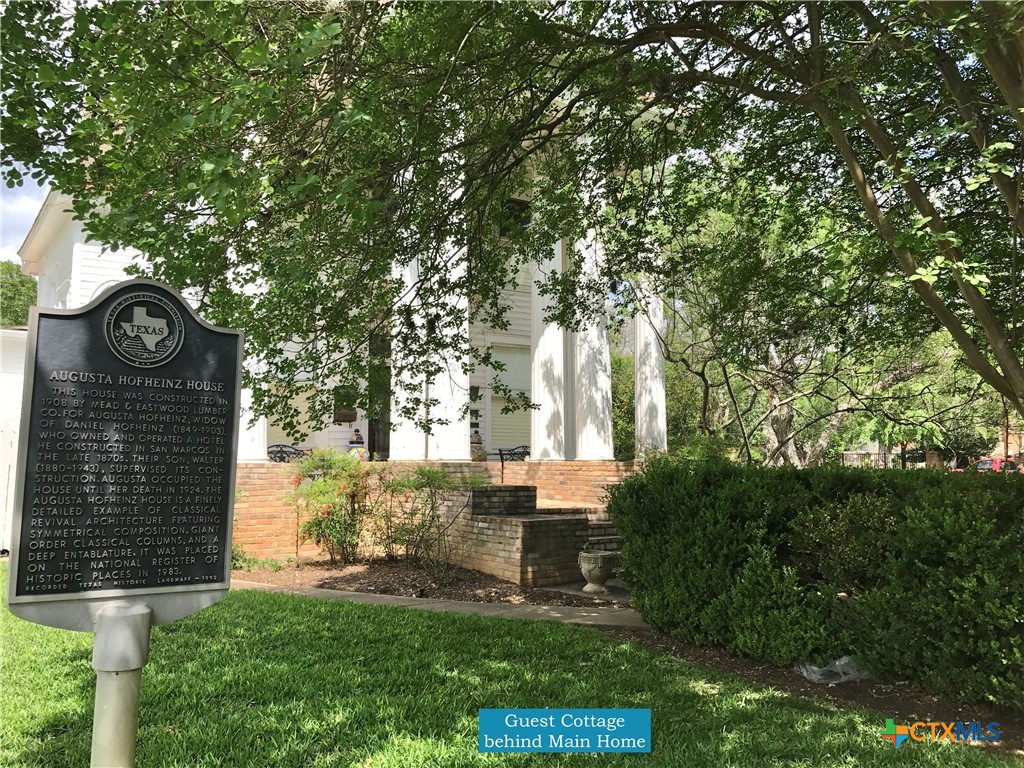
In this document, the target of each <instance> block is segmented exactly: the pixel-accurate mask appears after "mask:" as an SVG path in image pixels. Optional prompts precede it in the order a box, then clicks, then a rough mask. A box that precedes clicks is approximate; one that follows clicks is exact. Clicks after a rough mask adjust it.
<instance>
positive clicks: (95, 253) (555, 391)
mask: <svg viewBox="0 0 1024 768" xmlns="http://www.w3.org/2000/svg"><path fill="white" fill-rule="evenodd" d="M572 248H576V249H588V248H589V249H593V248H596V246H595V245H594V244H593V243H569V242H565V241H560V242H558V243H555V244H554V246H553V248H552V251H551V255H550V257H549V259H548V261H547V263H545V264H542V265H538V267H537V269H538V270H541V271H545V272H546V271H547V270H561V269H562V268H563V266H564V259H565V255H566V254H567V253H568V252H569V249H572ZM18 254H19V256H20V257H21V259H22V262H23V271H24V272H25V273H26V274H30V275H34V276H36V277H37V278H38V281H39V294H38V304H39V306H42V307H61V308H74V307H80V306H83V305H85V304H87V303H89V302H90V301H92V300H93V299H94V298H96V297H97V296H98V295H99V294H100V293H101V292H102V291H103V290H104V289H106V288H108V287H110V286H111V285H114V284H116V283H118V282H121V281H122V280H124V279H126V275H125V268H126V267H127V266H128V265H130V264H132V263H133V262H134V261H137V260H141V259H143V258H144V256H143V255H142V254H140V253H139V252H137V251H131V250H125V251H111V250H108V249H106V248H104V247H103V246H100V245H98V244H91V243H87V242H86V238H85V233H84V230H83V228H82V225H81V223H80V222H79V221H77V220H75V218H74V217H73V215H72V211H71V198H69V197H68V196H66V195H63V194H61V193H58V192H50V194H49V195H48V196H47V198H46V200H45V201H44V203H43V206H42V208H41V209H40V211H39V213H38V214H37V216H36V219H35V221H34V222H33V224H32V228H31V230H30V231H29V233H28V235H27V236H26V238H25V242H24V243H23V244H22V246H21V248H20V250H19V252H18ZM410 269H415V265H413V266H412V267H411V268H410ZM408 277H410V278H413V277H414V276H412V275H409V276H408ZM506 299H507V302H508V306H509V307H510V311H509V319H510V325H509V327H508V328H507V329H505V330H500V331H498V330H494V329H490V328H485V327H480V326H475V325H474V326H469V324H468V322H467V326H466V333H467V334H469V337H470V339H471V341H472V342H473V343H475V344H479V345H485V344H490V345H492V347H493V350H494V356H495V357H496V358H497V359H499V360H501V361H502V362H503V363H505V365H506V367H507V370H506V371H505V372H504V373H503V374H502V377H503V383H504V384H506V385H507V386H509V387H510V388H511V389H512V390H514V391H518V392H523V393H525V394H527V395H528V396H529V397H530V399H531V400H532V401H533V402H534V403H536V404H537V405H538V407H537V408H536V409H533V410H530V411H518V412H513V413H509V414H503V413H502V407H503V406H504V402H503V400H502V399H501V397H499V396H498V395H496V394H490V393H489V390H488V386H487V385H488V378H487V375H486V374H485V373H474V374H470V375H468V376H467V375H465V374H462V373H460V372H458V371H455V372H453V373H450V374H446V375H445V376H443V377H441V379H440V380H436V381H433V382H430V383H429V385H426V386H429V388H430V393H429V394H430V395H431V397H433V398H436V399H437V400H438V401H439V404H438V406H437V407H436V408H435V409H434V411H433V412H432V413H431V414H430V416H431V418H432V419H437V420H442V421H446V422H447V423H446V424H442V425H440V426H436V427H434V429H433V431H432V433H431V434H429V435H427V434H424V432H423V431H421V430H419V429H417V428H416V427H415V425H414V424H412V423H401V422H399V423H395V424H392V425H391V428H390V434H389V435H388V438H389V440H388V442H389V443H390V445H389V456H390V458H393V459H408V460H416V459H429V460H440V461H466V460H469V459H470V445H471V441H470V436H471V434H472V433H473V431H477V430H478V431H479V432H480V435H481V436H482V440H483V444H484V446H485V447H486V449H487V450H488V451H489V452H492V453H493V452H495V451H497V450H498V449H501V448H512V447H515V446H519V445H528V446H529V447H530V460H531V461H559V460H574V459H575V460H607V459H611V458H612V439H611V433H612V429H611V375H610V357H609V339H608V331H607V328H606V327H603V326H595V327H593V328H588V329H586V330H584V331H581V332H578V333H573V332H568V331H565V330H564V329H562V328H561V327H559V326H557V325H555V324H553V323H545V322H544V321H543V315H544V312H543V311H542V309H543V307H542V306H541V301H542V298H541V297H540V296H539V295H538V292H537V288H536V285H535V274H533V273H531V272H529V271H526V270H524V271H523V272H522V273H521V274H520V278H519V282H518V284H517V285H516V286H515V287H512V288H509V289H507V290H506ZM659 307H660V304H659V302H657V301H654V302H652V303H651V308H650V311H649V312H648V313H647V314H646V315H644V316H638V319H637V326H636V340H637V354H636V360H637V365H636V379H637V387H636V403H637V405H636V415H637V420H636V423H637V445H638V446H645V447H653V448H656V449H662V450H664V448H665V445H666V430H665V405H664V361H663V358H662V356H661V345H660V343H659V340H658V333H657V332H656V330H655V326H656V325H658V324H659V323H660V313H659ZM652 323H653V325H652ZM2 333H3V335H2V337H0V343H2V353H3V354H2V363H3V367H2V369H0V374H2V378H0V401H2V402H0V405H2V408H3V409H2V410H0V419H2V425H3V444H2V446H0V448H2V450H3V454H2V455H0V461H2V468H0V482H2V483H4V484H5V485H3V487H2V488H0V490H3V489H5V488H6V487H7V486H6V484H7V483H8V482H11V485H12V487H13V482H12V478H11V477H10V475H11V467H12V466H13V462H14V448H13V446H16V445H17V426H18V424H19V423H20V418H19V417H18V414H19V413H20V407H21V406H20V401H21V394H22V380H23V377H22V373H21V372H22V370H23V367H24V358H25V342H24V339H25V331H24V330H23V329H22V330H17V329H4V330H3V331H2ZM456 368H457V367H456ZM471 392H472V394H473V395H475V396H476V397H475V398H474V405H473V409H472V410H471V411H470V413H469V414H468V415H465V416H464V415H462V411H463V408H464V406H465V404H466V403H467V401H468V400H469V398H470V393H471ZM396 394H397V395H398V396H399V397H400V396H401V393H396ZM248 401H249V398H248V397H247V393H246V392H245V391H243V393H242V406H243V418H242V425H241V430H240V435H239V449H238V457H237V458H238V461H239V462H251V461H266V460H267V446H268V445H274V444H277V443H291V442H292V441H291V440H290V439H289V437H288V436H287V435H286V434H285V432H284V431H283V430H282V429H281V428H280V427H279V426H278V425H276V424H275V423H273V421H270V422H269V423H268V421H267V420H266V419H263V418H261V419H258V420H257V421H256V422H255V423H254V424H251V425H250V424H249V419H250V414H248V413H245V412H244V411H245V407H246V405H247V402H248ZM351 415H352V414H348V415H347V416H345V418H348V417H350V416H351ZM354 415H355V417H356V418H355V419H354V421H350V422H349V421H345V422H341V423H332V424H325V425H323V428H322V429H320V430H319V431H317V432H315V433H314V434H313V435H312V436H311V437H310V438H309V440H307V441H306V442H305V443H303V444H300V445H299V447H303V448H308V447H331V446H333V447H339V448H341V447H346V446H347V445H348V441H349V437H350V435H351V434H352V432H353V431H354V430H355V429H359V430H360V432H361V434H363V435H371V434H373V433H374V432H376V433H377V434H379V432H380V429H381V425H377V424H371V423H370V422H369V421H368V420H367V419H366V418H365V417H364V415H363V414H362V413H358V412H357V413H355V414H354ZM3 501H4V510H3V511H4V513H5V514H4V517H3V519H5V520H6V519H9V514H10V511H11V508H10V507H11V503H10V501H9V499H8V496H7V495H6V492H5V493H4V495H3ZM6 535H7V531H6V527H4V528H2V529H0V537H5V536H6ZM4 540H6V539H4ZM0 546H5V545H3V544H2V542H0Z"/></svg>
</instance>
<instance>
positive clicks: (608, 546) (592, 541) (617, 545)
mask: <svg viewBox="0 0 1024 768" xmlns="http://www.w3.org/2000/svg"><path fill="white" fill-rule="evenodd" d="M587 549H597V550H601V551H602V552H618V551H619V550H621V549H622V537H621V536H591V537H590V538H589V539H587Z"/></svg>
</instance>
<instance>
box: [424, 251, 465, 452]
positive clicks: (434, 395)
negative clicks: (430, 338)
mask: <svg viewBox="0 0 1024 768" xmlns="http://www.w3.org/2000/svg"><path fill="white" fill-rule="evenodd" d="M449 264H450V265H451V270H450V271H451V278H452V280H453V281H456V280H461V279H462V278H463V277H464V276H465V270H466V260H465V254H464V253H462V252H460V251H459V250H458V249H456V247H455V246H454V245H452V246H450V252H449ZM441 301H444V302H446V303H448V304H449V305H448V306H446V307H445V310H444V311H445V314H448V315H449V316H451V317H453V318H457V321H458V322H457V324H453V327H452V329H451V330H450V331H448V330H447V329H446V331H445V332H446V333H450V334H452V335H451V336H450V339H451V342H452V345H453V347H454V346H457V345H460V344H463V343H465V342H466V341H467V340H468V339H469V299H468V297H466V296H451V297H442V298H441ZM449 302H450V303H449ZM441 362H442V365H443V366H444V367H443V370H442V371H441V373H440V374H438V375H437V376H435V377H434V380H433V381H431V382H430V384H429V386H428V387H427V394H428V396H429V399H430V400H436V401H437V402H436V403H434V404H432V405H431V406H430V411H429V413H430V434H429V435H428V436H427V458H429V459H433V460H435V461H469V460H470V455H469V409H468V408H467V405H468V404H469V373H468V372H467V371H463V369H462V360H459V359H454V356H453V355H452V354H451V353H448V354H447V357H446V358H445V359H443V360H442V361H441Z"/></svg>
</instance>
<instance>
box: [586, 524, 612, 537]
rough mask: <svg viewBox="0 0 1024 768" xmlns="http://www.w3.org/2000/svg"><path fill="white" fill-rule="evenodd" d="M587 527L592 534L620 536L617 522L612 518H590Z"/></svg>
mask: <svg viewBox="0 0 1024 768" xmlns="http://www.w3.org/2000/svg"><path fill="white" fill-rule="evenodd" d="M587 528H588V529H589V531H590V535H591V536H618V535H619V532H618V531H617V530H616V528H615V523H613V522H612V521H611V520H590V521H588V525H587Z"/></svg>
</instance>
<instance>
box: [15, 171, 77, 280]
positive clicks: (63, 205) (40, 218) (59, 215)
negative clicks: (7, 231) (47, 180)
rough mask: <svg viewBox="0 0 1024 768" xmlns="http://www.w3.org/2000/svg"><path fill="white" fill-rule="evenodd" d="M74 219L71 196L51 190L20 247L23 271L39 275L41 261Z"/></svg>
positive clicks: (27, 273) (19, 253)
mask: <svg viewBox="0 0 1024 768" xmlns="http://www.w3.org/2000/svg"><path fill="white" fill-rule="evenodd" d="M72 221H74V212H73V211H72V210H71V196H70V195H65V194H64V193H63V192H58V191H56V190H50V192H49V193H47V195H46V199H45V200H44V201H43V205H42V207H41V208H40V209H39V213H37V214H36V218H35V220H34V221H33V222H32V227H31V229H29V231H28V234H27V235H25V241H24V242H23V243H22V244H21V247H20V248H19V249H18V256H20V257H21V264H22V266H21V271H22V272H24V273H25V274H26V275H35V276H36V277H38V276H39V265H40V262H41V261H42V260H43V258H44V257H45V256H46V254H47V253H49V252H50V251H51V249H52V248H53V247H54V245H55V244H56V243H57V241H58V240H59V239H60V238H61V237H62V236H63V235H64V233H65V232H66V231H67V229H68V227H69V226H70V225H71V222H72Z"/></svg>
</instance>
